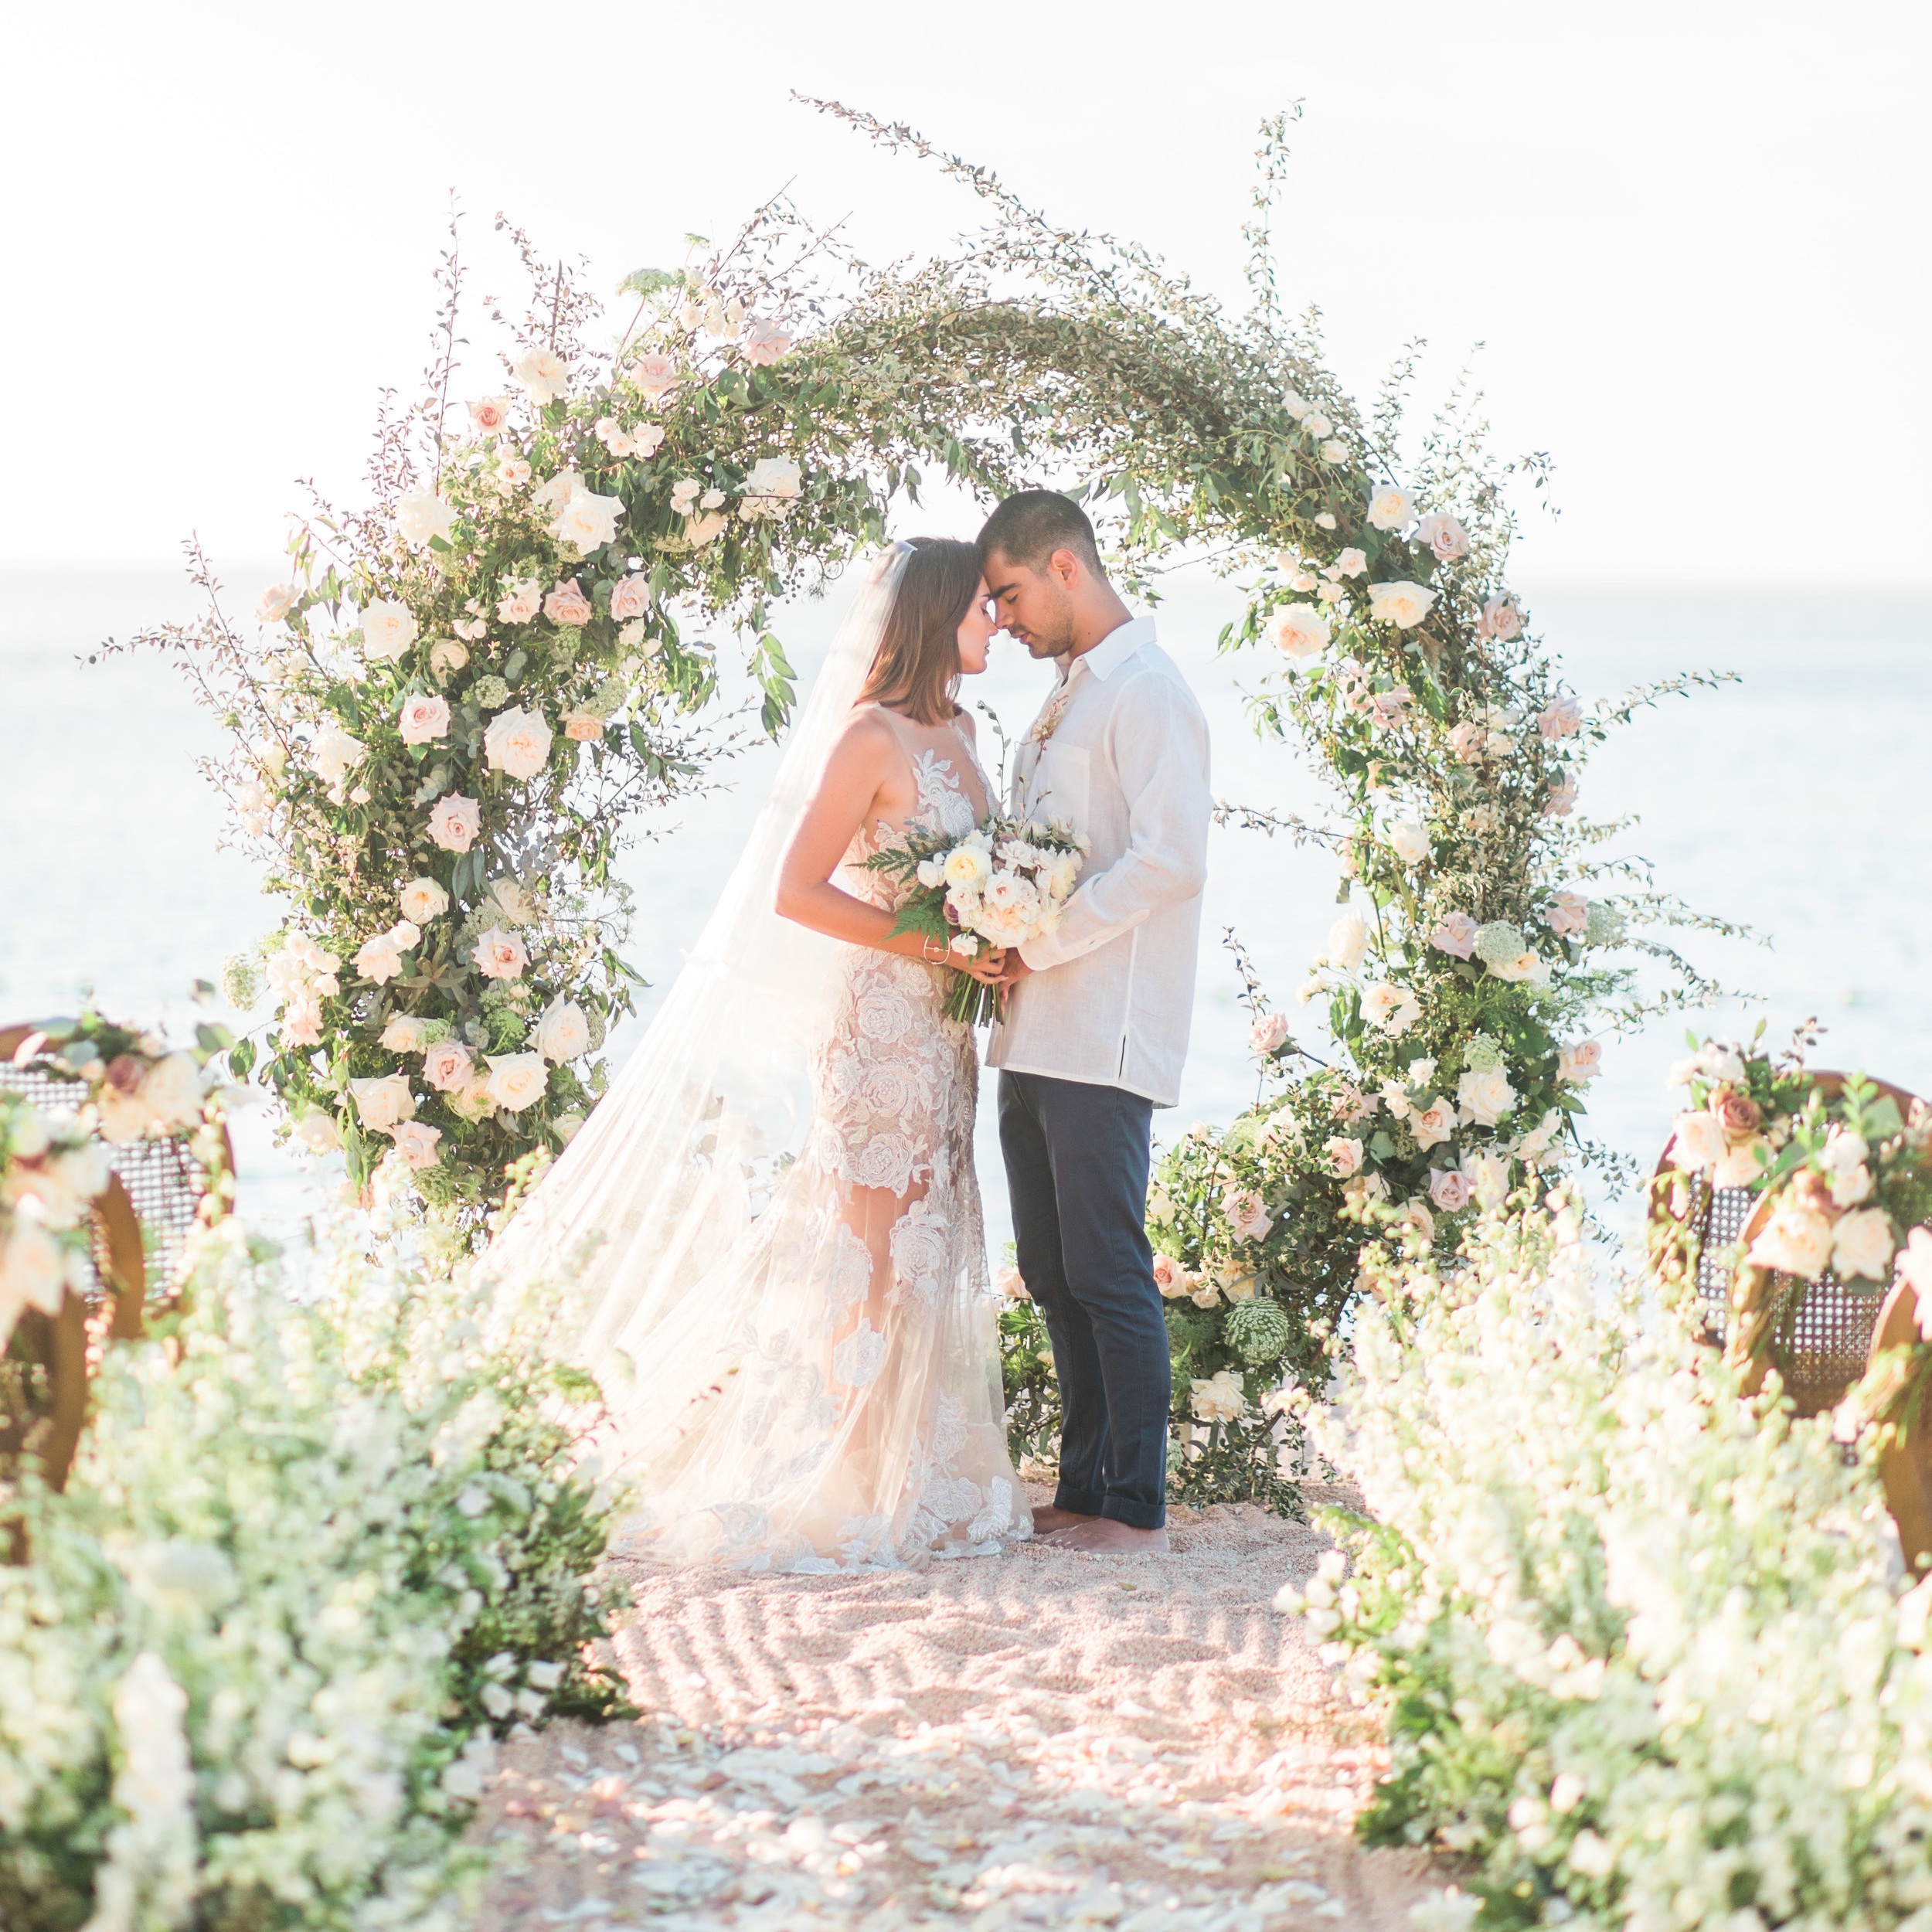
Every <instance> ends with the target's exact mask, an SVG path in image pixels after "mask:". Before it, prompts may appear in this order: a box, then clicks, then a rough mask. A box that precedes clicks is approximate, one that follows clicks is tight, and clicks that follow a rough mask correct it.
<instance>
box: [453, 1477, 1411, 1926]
mask: <svg viewBox="0 0 1932 1932" xmlns="http://www.w3.org/2000/svg"><path fill="white" fill-rule="evenodd" d="M1036 1499H1038V1500H1043V1499H1044V1492H1040V1495H1039V1497H1038V1498H1036ZM1172 1540H1173V1543H1174V1549H1173V1551H1172V1554H1170V1555H1168V1556H1165V1557H1156V1558H1151V1559H1148V1558H1138V1559H1134V1560H1127V1559H1121V1558H1105V1557H1090V1556H1066V1555H1060V1554H1056V1553H1049V1552H1047V1551H1045V1550H1041V1549H1025V1550H1022V1551H1021V1552H1019V1553H1018V1554H1016V1555H1015V1556H1012V1557H1009V1558H1008V1559H1006V1560H1003V1561H992V1560H988V1561H986V1562H965V1563H940V1564H937V1565H935V1566H933V1567H932V1568H930V1569H929V1570H925V1571H923V1572H914V1571H907V1572H902V1573H896V1574H890V1575H884V1576H872V1577H789V1576H786V1577H761V1578H756V1579H750V1580H746V1579H742V1578H736V1577H726V1576H724V1575H718V1574H712V1573H684V1574H682V1575H675V1576H665V1575H652V1574H641V1575H640V1577H639V1578H638V1607H637V1611H636V1613H635V1614H634V1617H631V1618H630V1619H629V1620H628V1621H627V1623H626V1624H625V1626H624V1629H623V1630H622V1631H621V1634H620V1635H619V1638H618V1640H617V1648H618V1651H619V1654H620V1655H621V1658H622V1659H623V1662H624V1668H625V1671H626V1674H627V1675H628V1678H629V1680H630V1683H631V1692H632V1696H633V1697H634V1700H635V1702H637V1704H638V1707H639V1709H641V1710H642V1711H643V1712H644V1713H645V1714H646V1715H645V1719H644V1720H643V1721H642V1722H641V1723H638V1724H636V1725H631V1726H616V1727H613V1728H610V1729H606V1730H590V1729H589V1728H587V1727H583V1726H573V1725H556V1726H551V1727H550V1728H549V1729H548V1730H546V1731H545V1732H544V1733H542V1734H540V1735H532V1736H524V1737H522V1738H521V1739H519V1740H513V1741H512V1743H511V1744H510V1745H509V1747H508V1748H507V1749H506V1750H505V1752H504V1753H503V1755H502V1768H501V1770H500V1771H499V1774H498V1776H497V1777H496V1779H495V1782H494V1784H493V1785H492V1789H491V1791H490V1792H489V1794H488V1798H487V1799H486V1801H485V1804H484V1806H483V1808H482V1810H481V1812H480V1813H479V1815H478V1818H477V1821H476V1823H475V1825H474V1828H473V1831H472V1836H473V1838H474V1839H475V1840H476V1841H478V1842H485V1841H498V1842H499V1843H498V1849H500V1850H501V1851H503V1852H507V1853H508V1854H509V1857H508V1860H507V1866H506V1869H504V1870H502V1872H501V1873H500V1875H499V1876H497V1877H496V1878H495V1879H493V1880H492V1883H491V1885H490V1886H489V1888H488V1892H487V1894H486V1899H485V1910H484V1911H483V1913H482V1914H481V1919H480V1921H479V1923H481V1925H482V1926H483V1927H486V1928H490V1929H491V1932H499V1929H501V1932H508V1928H512V1927H517V1928H523V1927H529V1928H537V1927H549V1926H555V1925H559V1924H570V1925H573V1926H580V1927H583V1928H585V1932H598V1928H599V1927H604V1926H607V1927H610V1928H611V1932H617V1928H620V1927H624V1926H625V1925H628V1924H632V1923H645V1922H648V1923H652V1924H655V1925H659V1926H689V1927H693V1928H695V1927H700V1926H702V1927H746V1926H759V1927H778V1926H787V1927H788V1926H794V1925H797V1926H808V1925H809V1926H821V1925H822V1926H838V1927H867V1928H875V1927H876V1928H878V1932H886V1929H887V1928H893V1927H902V1926H911V1925H918V1924H921V1923H930V1924H944V1925H948V1926H951V1925H963V1926H972V1927H983V1928H988V1929H989V1932H990V1928H993V1927H1005V1926H1009V1925H1012V1926H1022V1925H1024V1926H1039V1925H1048V1926H1060V1925H1100V1924H1108V1925H1113V1926H1114V1927H1118V1928H1123V1929H1125V1928H1131V1929H1132V1932H1181V1928H1183V1927H1185V1928H1190V1929H1191V1928H1202V1932H1207V1929H1208V1928H1227V1929H1228V1932H1236V1929H1238V1932H1264V1928H1272V1927H1284V1928H1287V1927H1295V1926H1301V1925H1305V1926H1308V1927H1321V1926H1325V1925H1328V1924H1332V1923H1340V1924H1342V1925H1346V1926H1349V1927H1392V1928H1393V1927H1406V1926H1407V1924H1408V1908H1409V1907H1410V1905H1411V1904H1413V1903H1414V1902H1416V1901H1417V1900H1420V1899H1421V1898H1423V1897H1424V1896H1427V1895H1428V1894H1429V1893H1431V1892H1432V1891H1434V1889H1436V1888H1437V1887H1439V1886H1441V1885H1442V1884H1443V1883H1444V1882H1445V1876H1446V1875H1445V1874H1444V1872H1443V1870H1442V1869H1441V1867H1440V1866H1439V1865H1435V1864H1432V1862H1430V1860H1429V1859H1427V1858H1426V1857H1425V1856H1424V1855H1421V1854H1412V1853H1400V1852H1364V1851H1362V1850H1361V1849H1359V1847H1358V1846H1357V1845H1355V1842H1354V1841H1353V1840H1352V1838H1351V1837H1350V1835H1349V1822H1350V1820H1351V1819H1352V1816H1353V1815H1354V1813H1355V1810H1356V1809H1357V1808H1358V1807H1359V1804H1361V1802H1362V1798H1363V1797H1364V1795H1365V1794H1366V1790H1367V1788H1368V1786H1369V1783H1370V1781H1372V1778H1373V1777H1374V1775H1375V1773H1376V1769H1377V1768H1378V1766H1379V1764H1380V1763H1381V1762H1382V1761H1383V1753H1381V1751H1380V1750H1379V1747H1378V1745H1377V1743H1376V1736H1375V1733H1374V1730H1373V1728H1372V1725H1370V1724H1369V1723H1368V1722H1366V1720H1365V1719H1363V1718H1362V1716H1360V1715H1359V1714H1358V1713H1355V1711H1353V1710H1352V1709H1351V1708H1350V1707H1349V1704H1348V1702H1347V1700H1346V1699H1345V1697H1344V1696H1342V1695H1341V1693H1340V1692H1338V1690H1337V1689H1336V1688H1335V1685H1333V1683H1332V1680H1331V1676H1330V1673H1329V1672H1328V1670H1327V1669H1326V1668H1324V1666H1323V1665H1321V1662H1320V1661H1319V1659H1318V1657H1317V1656H1316V1655H1315V1651H1314V1649H1313V1648H1312V1646H1311V1644H1310V1642H1309V1641H1308V1638H1307V1637H1306V1635H1305V1634H1304V1631H1303V1630H1302V1628H1301V1624H1300V1623H1299V1621H1298V1620H1294V1619H1291V1618H1287V1617H1283V1616H1281V1615H1280V1614H1277V1612H1275V1611H1274V1610H1273V1609H1271V1608H1270V1600H1271V1599H1272V1597H1273V1596H1274V1592H1275V1590H1276V1589H1277V1587H1279V1585H1280V1584H1281V1583H1282V1582H1283V1581H1284V1580H1287V1578H1289V1577H1294V1578H1296V1579H1298V1580H1300V1579H1304V1578H1306V1577H1308V1575H1309V1574H1310V1573H1311V1572H1312V1570H1313V1569H1314V1566H1315V1560H1316V1558H1317V1556H1318V1555H1319V1553H1320V1552H1321V1550H1322V1549H1324V1548H1325V1547H1326V1539H1325V1538H1323V1537H1321V1536H1320V1535H1318V1533H1317V1532H1314V1531H1312V1530H1310V1529H1305V1528H1303V1527H1302V1526H1299V1525H1298V1524H1294V1523H1289V1522H1282V1521H1281V1520H1279V1519H1275V1518H1272V1517H1270V1516H1268V1515H1265V1514H1264V1513H1263V1512H1261V1511H1260V1510H1259V1509H1253V1508H1251V1507H1248V1506H1245V1505H1242V1506H1233V1507H1223V1508H1216V1509H1209V1510H1207V1511H1205V1512H1199V1513H1198V1514H1197V1513H1196V1512H1191V1511H1188V1510H1185V1509H1183V1510H1178V1511H1176V1512H1175V1520H1174V1522H1173V1523H1172ZM504 1841H508V1842H504Z"/></svg>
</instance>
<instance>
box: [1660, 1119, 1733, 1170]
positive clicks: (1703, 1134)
mask: <svg viewBox="0 0 1932 1932" xmlns="http://www.w3.org/2000/svg"><path fill="white" fill-rule="evenodd" d="M1671 1137H1672V1138H1671V1145H1670V1164H1671V1165H1672V1167H1675V1168H1682V1170H1683V1172H1685V1173H1687V1174H1698V1173H1701V1172H1702V1171H1703V1170H1704V1169H1705V1168H1707V1167H1712V1166H1715V1165H1716V1163H1717V1162H1719V1161H1720V1160H1722V1159H1723V1158H1724V1149H1725V1148H1726V1145H1727V1142H1726V1140H1725V1138H1724V1127H1723V1122H1722V1121H1719V1119H1718V1117H1717V1116H1716V1114H1708V1113H1705V1112H1702V1111H1699V1112H1697V1113H1695V1114H1679V1115H1678V1117H1676V1119H1675V1120H1674V1121H1672V1122H1671Z"/></svg>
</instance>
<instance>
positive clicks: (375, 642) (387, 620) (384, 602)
mask: <svg viewBox="0 0 1932 1932" xmlns="http://www.w3.org/2000/svg"><path fill="white" fill-rule="evenodd" d="M415 641H416V619H415V617H414V616H413V614H411V612H410V607H409V606H408V605H407V604H401V603H399V602H397V600H396V599H395V598H393V597H378V598H377V599H376V601H375V602H374V603H372V604H369V605H367V606H366V607H365V608H364V610H363V612H362V655H363V656H364V657H366V658H368V659H369V661H370V662H372V663H374V664H387V663H389V662H393V660H394V659H396V658H400V656H401V655H403V652H404V651H406V650H407V649H408V648H410V645H412V644H413V643H414V642H415Z"/></svg>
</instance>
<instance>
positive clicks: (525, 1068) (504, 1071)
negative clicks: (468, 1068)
mask: <svg viewBox="0 0 1932 1932" xmlns="http://www.w3.org/2000/svg"><path fill="white" fill-rule="evenodd" d="M488 1060H489V1063H490V1072H489V1077H488V1080H485V1082H484V1091H485V1093H486V1094H488V1097H489V1098H490V1100H492V1102H493V1103H494V1104H495V1105H497V1106H498V1107H502V1109H503V1111H505V1113H506V1114H521V1113H522V1111H523V1110H524V1108H526V1107H528V1106H529V1105H530V1104H532V1102H533V1101H536V1100H541V1099H543V1095H544V1092H545V1090H546V1088H547V1087H548V1086H549V1079H550V1070H549V1065H548V1064H547V1063H546V1061H545V1060H544V1057H543V1055H542V1054H541V1053H492V1054H490V1055H488Z"/></svg>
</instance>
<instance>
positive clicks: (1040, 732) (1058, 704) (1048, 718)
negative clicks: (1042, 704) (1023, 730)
mask: <svg viewBox="0 0 1932 1932" xmlns="http://www.w3.org/2000/svg"><path fill="white" fill-rule="evenodd" d="M1072 700H1073V687H1072V685H1070V684H1063V685H1061V686H1060V689H1059V690H1057V691H1056V692H1054V693H1053V696H1052V697H1051V698H1050V699H1048V700H1047V705H1046V709H1045V710H1044V711H1043V712H1042V713H1040V714H1039V716H1038V717H1037V718H1036V719H1034V720H1033V728H1032V730H1031V731H1029V732H1028V733H1027V734H1026V742H1027V743H1029V745H1032V746H1034V747H1039V746H1041V745H1043V744H1045V743H1046V741H1047V740H1048V739H1049V738H1050V737H1052V736H1053V733H1055V732H1056V731H1057V730H1059V729H1060V720H1061V719H1063V717H1065V716H1066V707H1067V706H1068V705H1069V704H1070V702H1072Z"/></svg>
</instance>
